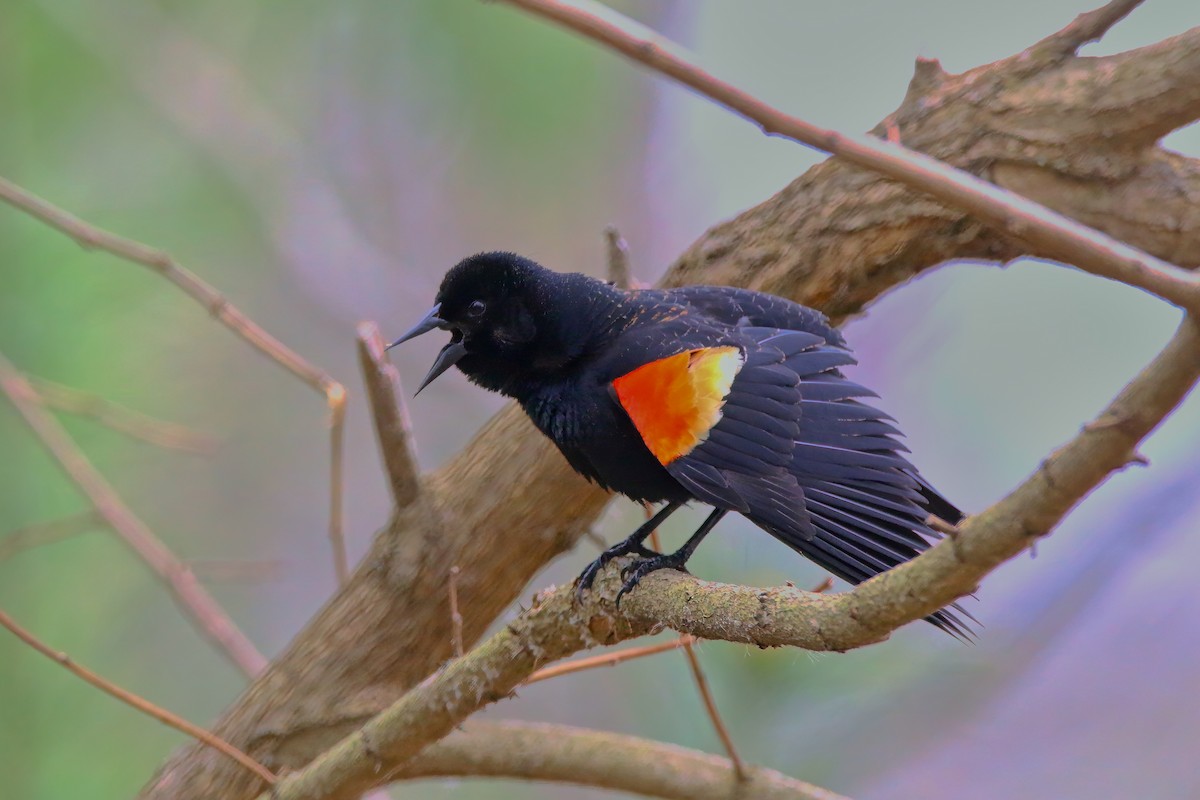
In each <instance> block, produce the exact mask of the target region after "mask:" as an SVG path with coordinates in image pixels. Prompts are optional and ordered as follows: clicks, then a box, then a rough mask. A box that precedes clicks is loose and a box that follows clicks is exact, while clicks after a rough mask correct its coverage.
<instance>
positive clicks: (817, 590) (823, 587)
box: [809, 576, 833, 594]
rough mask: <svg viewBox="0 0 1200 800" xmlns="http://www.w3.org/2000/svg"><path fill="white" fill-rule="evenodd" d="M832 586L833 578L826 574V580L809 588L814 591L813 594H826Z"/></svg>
mask: <svg viewBox="0 0 1200 800" xmlns="http://www.w3.org/2000/svg"><path fill="white" fill-rule="evenodd" d="M832 588H833V578H830V577H828V576H826V577H825V580H823V581H821V582H820V583H818V584H817V585H816V586H814V587H813V588H811V589H809V591H810V592H812V593H813V594H825V593H826V592H828V591H829V590H830V589H832Z"/></svg>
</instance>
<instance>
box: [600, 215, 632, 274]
mask: <svg viewBox="0 0 1200 800" xmlns="http://www.w3.org/2000/svg"><path fill="white" fill-rule="evenodd" d="M604 241H605V243H606V244H607V246H608V280H609V282H610V283H612V284H613V285H614V286H616V287H618V288H621V289H628V288H630V287H631V286H633V270H632V269H631V268H630V266H629V245H628V244H626V242H625V239H624V238H623V237H622V236H621V232H620V231H618V230H617V229H616V228H615V227H613V226H612V225H609V226H608V227H607V228H605V229H604Z"/></svg>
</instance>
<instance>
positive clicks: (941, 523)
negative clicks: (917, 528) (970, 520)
mask: <svg viewBox="0 0 1200 800" xmlns="http://www.w3.org/2000/svg"><path fill="white" fill-rule="evenodd" d="M925 524H926V525H928V526H929V528H930V530H934V531H937V532H938V533H944V534H945V535H947V536H958V526H957V525H952V524H950V523H949V522H947V521H946V520H944V519H942V518H941V517H939V516H937V515H936V514H930V515H929V516H928V517H926V518H925Z"/></svg>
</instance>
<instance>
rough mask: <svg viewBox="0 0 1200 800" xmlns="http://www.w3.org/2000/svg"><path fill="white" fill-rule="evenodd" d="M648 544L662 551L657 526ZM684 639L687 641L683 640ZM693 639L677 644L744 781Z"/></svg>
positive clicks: (648, 509)
mask: <svg viewBox="0 0 1200 800" xmlns="http://www.w3.org/2000/svg"><path fill="white" fill-rule="evenodd" d="M642 509H643V511H645V513H646V519H650V517H652V516H653V511H652V509H651V507H650V504H649V503H643V504H642ZM650 544H651V547H653V548H654V549H655V550H658V551H659V552H662V543H661V542H660V541H659V538H658V529H657V528H655V529H654V530H652V531H650ZM685 639H686V640H688V641H684V640H685ZM693 641H695V637H693V636H689V635H688V634H686V633H681V634H679V642H680V645H679V646H680V647H682V648H683V654H684V655H685V656H686V657H687V662H688V668H689V669H690V670H691V672H692V680H693V681H694V682H695V684H696V690H697V691H698V692H700V699H701V701H703V703H704V710H705V712H706V713H707V714H708V718H709V720H710V721H711V722H712V726H713V729H714V730H715V731H716V732H717V738H718V739H720V740H721V745H722V746H723V747H724V748H725V753H726V754H727V755H728V756H729V761H730V763H732V764H733V771H734V774H736V775H737V779H738V781H744V780H746V765H745V764H744V763H742V758H741V756H739V755H738V752H737V748H736V747H734V744H733V737H732V736H731V735H730V734H729V728H727V727H726V726H725V720H723V719H722V718H721V712H720V711H718V710H717V701H716V698H714V697H713V695H712V690H711V689H709V688H708V678H706V677H705V676H704V669H703V667H701V666H700V657H699V656H698V655H696V648H695V647H693V645H692V643H693ZM551 669H552V668H551Z"/></svg>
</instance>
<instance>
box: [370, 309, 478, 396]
mask: <svg viewBox="0 0 1200 800" xmlns="http://www.w3.org/2000/svg"><path fill="white" fill-rule="evenodd" d="M441 310H442V304H441V303H438V304H437V305H436V306H434V307H433V308H431V309H429V313H428V314H426V315H425V316H424V317H422V318H421V321H420V322H418V323H417V324H416V325H414V326H413V327H412V330H410V331H409V332H408V333H406V334H404V335H403V336H401V337H400V338H399V339H397V340H396V341H394V342H392V343H391V344H389V345H388V346H387V349H389V350H391V349H392V348H393V347H395V346H396V345H398V344H403V343H404V342H407V341H408V340H409V339H415V338H416V337H418V336H420V335H421V334H422V333H429V332H430V331H431V330H433V329H434V328H443V329H444V328H445V327H446V320H444V319H442V318H441V317H439V316H438V312H440V311H441ZM466 354H467V348H466V346H465V345H463V343H462V342H461V341H458V342H450V343H449V344H448V345H446V346H445V347H443V348H442V351H441V352H440V353H438V357H437V359H435V360H434V362H433V366H432V367H430V368H429V372H427V373H426V374H425V379H424V380H423V381H421V385H420V386H418V387H417V390H416V391H415V392H413V397H416V396H417V395H419V394H420V393H421V390H422V389H424V388H425V387H426V386H428V385H429V384H431V383H433V380H434V378H436V377H437V376H439V375H441V374H442V373H443V372H445V371H446V370H448V369H450V368H451V367H453V366H454V365H455V364H456V363H458V360H459V359H460V358H462V357H463V356H465V355H466Z"/></svg>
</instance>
